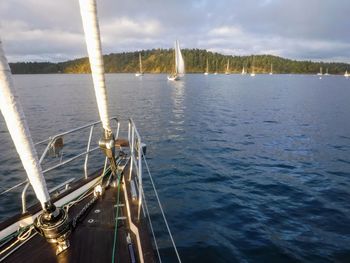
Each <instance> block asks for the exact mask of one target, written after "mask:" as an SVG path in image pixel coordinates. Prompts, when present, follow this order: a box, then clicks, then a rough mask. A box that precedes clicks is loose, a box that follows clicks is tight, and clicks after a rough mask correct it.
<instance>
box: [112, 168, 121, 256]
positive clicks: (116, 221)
mask: <svg viewBox="0 0 350 263" xmlns="http://www.w3.org/2000/svg"><path fill="white" fill-rule="evenodd" d="M120 178H121V176H120V175H118V180H117V183H118V191H117V206H116V209H117V211H116V216H115V226H114V240H113V251H112V263H114V262H115V251H116V247H117V238H118V214H119V206H118V205H119V193H120Z"/></svg>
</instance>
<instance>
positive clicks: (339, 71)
mask: <svg viewBox="0 0 350 263" xmlns="http://www.w3.org/2000/svg"><path fill="white" fill-rule="evenodd" d="M139 53H141V56H142V63H143V69H144V72H145V73H147V74H166V73H169V72H172V70H173V65H174V62H173V61H174V54H173V50H172V49H152V50H142V51H135V52H124V53H112V54H108V55H104V64H105V72H106V73H135V72H137V71H138V67H139V62H138V56H139ZM182 53H183V56H184V59H185V66H186V72H187V73H193V74H196V73H203V72H204V71H205V68H206V61H207V60H208V61H209V71H210V72H212V73H214V72H215V71H216V72H217V73H219V74H220V73H224V72H225V70H226V65H227V61H229V64H230V73H231V74H240V72H241V71H242V69H243V67H244V68H245V70H246V71H247V72H248V73H250V72H251V71H252V68H254V72H255V73H256V74H261V73H263V74H267V73H269V72H270V68H271V64H272V65H273V73H274V74H310V75H313V74H317V73H318V72H320V70H321V69H320V68H322V70H323V73H325V72H326V71H328V73H329V74H332V75H343V74H344V73H345V71H348V72H350V64H347V63H339V62H312V61H297V60H291V59H286V58H282V57H277V56H272V55H251V56H227V55H222V54H219V53H213V52H208V51H207V50H202V49H183V50H182ZM10 67H11V71H12V73H13V74H62V73H73V74H87V73H90V64H89V61H88V58H87V57H84V58H79V59H74V60H68V61H65V62H58V63H52V62H17V63H10Z"/></svg>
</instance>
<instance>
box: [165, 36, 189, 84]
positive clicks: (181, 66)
mask: <svg viewBox="0 0 350 263" xmlns="http://www.w3.org/2000/svg"><path fill="white" fill-rule="evenodd" d="M174 53H175V72H173V73H172V74H170V75H169V76H168V80H171V81H175V80H179V79H180V77H182V76H184V75H185V62H184V59H183V57H182V54H181V49H180V44H179V41H178V40H176V41H175V50H174Z"/></svg>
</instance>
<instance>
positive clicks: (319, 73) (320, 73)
mask: <svg viewBox="0 0 350 263" xmlns="http://www.w3.org/2000/svg"><path fill="white" fill-rule="evenodd" d="M322 75H323V74H322V67H320V72H318V73H317V76H322Z"/></svg>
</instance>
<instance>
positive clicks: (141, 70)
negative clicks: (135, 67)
mask: <svg viewBox="0 0 350 263" xmlns="http://www.w3.org/2000/svg"><path fill="white" fill-rule="evenodd" d="M139 61H140V74H142V61H141V53H139Z"/></svg>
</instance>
